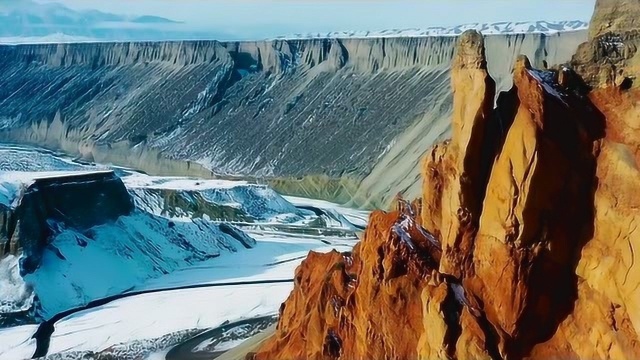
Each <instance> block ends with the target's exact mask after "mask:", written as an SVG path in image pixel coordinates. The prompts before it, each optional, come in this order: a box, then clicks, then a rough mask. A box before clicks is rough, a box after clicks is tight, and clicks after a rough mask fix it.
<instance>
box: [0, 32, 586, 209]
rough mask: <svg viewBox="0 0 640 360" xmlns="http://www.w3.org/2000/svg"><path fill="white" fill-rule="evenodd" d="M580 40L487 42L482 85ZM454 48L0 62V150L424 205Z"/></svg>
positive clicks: (243, 45)
mask: <svg viewBox="0 0 640 360" xmlns="http://www.w3.org/2000/svg"><path fill="white" fill-rule="evenodd" d="M585 39H586V32H582V31H579V32H568V33H559V34H553V35H542V34H528V35H504V36H503V35H496V36H488V37H487V39H486V46H487V48H488V49H489V50H490V51H489V54H490V55H489V59H488V69H489V72H490V73H492V75H493V76H494V78H495V79H496V81H497V83H498V88H499V89H507V88H508V87H510V86H511V76H510V72H511V68H512V65H513V60H514V59H515V57H516V56H517V55H518V54H520V53H525V54H527V55H529V57H530V58H531V59H532V62H534V64H535V65H538V66H542V63H543V61H547V62H548V63H550V64H553V63H560V62H564V61H567V60H569V59H570V57H571V55H572V54H573V52H574V50H575V48H576V47H577V46H578V44H579V43H581V42H583V41H584V40H585ZM455 41H456V39H455V38H454V37H418V38H383V39H310V40H275V41H262V42H239V43H236V42H233V43H218V42H215V41H209V42H207V41H202V42H166V43H110V44H65V45H25V46H2V47H0V57H2V59H3V61H2V62H1V63H0V72H1V73H2V74H3V75H2V79H0V140H1V141H14V142H28V143H34V144H38V145H40V146H45V147H48V148H55V149H61V150H64V151H66V152H68V153H71V154H77V155H81V156H82V157H84V158H85V159H88V160H94V161H98V162H106V163H109V162H112V163H116V164H120V165H128V166H132V167H135V168H139V169H142V170H145V171H147V172H149V173H155V174H193V175H200V176H220V177H227V176H229V177H242V178H245V179H255V180H259V181H268V182H269V183H270V184H271V185H273V186H274V187H276V188H277V189H279V190H281V191H282V192H285V193H290V194H299V195H306V196H311V197H316V198H325V199H330V200H335V201H340V202H349V201H352V203H353V204H355V205H365V206H366V205H369V206H386V205H387V204H388V203H389V202H390V201H391V199H392V198H393V196H394V195H395V194H396V193H397V192H398V191H403V192H405V193H406V194H408V195H411V196H418V195H419V194H420V184H421V181H420V177H419V166H418V164H419V161H420V159H421V158H422V156H423V154H424V153H425V151H426V150H427V149H429V147H431V146H432V145H433V144H434V143H435V142H437V141H440V140H442V139H443V138H446V137H448V136H449V134H450V130H451V126H450V114H451V110H452V107H451V106H452V105H451V104H452V98H451V89H450V86H449V82H450V81H449V79H450V76H449V68H450V65H451V61H452V56H453V51H454V44H455ZM492 54H493V55H492ZM338 130H339V131H338Z"/></svg>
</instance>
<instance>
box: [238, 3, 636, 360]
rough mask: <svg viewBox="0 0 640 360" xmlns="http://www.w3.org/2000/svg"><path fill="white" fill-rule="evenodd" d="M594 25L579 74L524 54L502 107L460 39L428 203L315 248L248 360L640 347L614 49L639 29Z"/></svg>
mask: <svg viewBox="0 0 640 360" xmlns="http://www.w3.org/2000/svg"><path fill="white" fill-rule="evenodd" d="M637 2H638V1H637V0H632V1H630V2H628V3H627V2H625V4H626V6H627V5H628V6H630V7H631V8H633V6H634V4H635V3H637ZM599 4H603V9H605V10H606V9H610V8H611V6H613V5H611V2H610V1H607V0H600V1H599ZM629 4H630V5H629ZM638 6H639V9H640V2H638ZM613 7H614V8H615V9H618V7H615V6H613ZM602 11H604V10H602V9H600V10H597V11H596V15H595V18H606V16H604V17H603V15H602V13H601V12H602ZM634 21H635V20H630V21H627V22H624V21H621V22H618V23H634ZM596 24H598V25H597V26H599V28H598V29H597V30H596V31H592V38H591V39H590V42H589V43H587V44H585V45H584V46H582V47H581V50H579V51H578V54H577V55H576V57H575V58H574V61H573V62H572V64H571V66H572V67H574V68H575V69H576V71H577V72H574V71H573V70H570V69H569V68H567V67H562V68H560V69H559V70H556V71H547V70H544V71H543V70H536V69H533V68H532V67H531V65H530V64H529V61H528V59H526V58H524V57H521V58H519V59H518V61H517V63H516V66H515V69H514V88H513V89H512V90H511V91H510V92H508V93H504V94H501V95H500V96H499V98H498V102H497V107H496V108H495V109H493V105H494V97H495V85H494V83H493V81H492V80H491V78H490V77H489V75H488V72H487V69H486V61H485V57H484V45H483V38H482V36H480V35H479V34H477V33H474V32H469V33H465V34H464V35H463V36H461V38H460V40H459V46H458V50H457V56H456V60H455V62H454V64H453V68H452V85H453V88H454V89H455V90H454V113H453V120H452V124H453V138H452V140H451V141H449V142H446V143H443V144H439V145H437V146H436V147H435V148H434V149H433V150H432V151H431V152H430V153H429V154H428V156H427V157H426V159H425V162H424V164H423V177H424V191H423V197H422V201H421V203H414V204H409V203H406V202H404V201H403V200H401V199H399V202H398V209H397V211H394V212H390V213H385V212H382V211H377V212H374V213H373V214H372V215H371V218H370V223H369V226H368V227H367V230H366V233H365V235H364V237H363V239H362V241H361V242H360V243H359V244H358V245H356V247H355V248H354V250H353V253H348V254H339V253H337V252H333V253H329V254H316V253H312V254H310V256H309V258H307V259H306V260H305V261H304V262H303V264H302V265H301V266H300V267H299V268H298V269H297V271H296V282H295V289H294V291H293V292H292V294H291V296H290V297H289V299H288V300H287V301H286V302H285V303H284V304H283V306H282V309H281V313H280V315H281V318H280V321H279V324H278V327H277V331H276V333H275V335H274V336H273V337H272V338H271V339H270V340H269V341H267V342H266V343H265V344H264V345H263V346H262V347H261V349H259V351H258V352H257V353H256V354H252V355H251V356H250V357H253V358H254V359H260V360H261V359H349V360H351V359H460V360H464V359H524V358H527V359H549V358H556V359H638V358H640V342H639V334H640V268H639V267H640V260H638V261H636V258H635V257H636V255H635V254H636V250H635V248H636V247H637V246H640V230H639V229H638V226H639V225H640V200H639V198H638V196H637V195H638V194H640V172H639V165H640V133H639V132H638V130H639V128H640V91H639V90H638V86H637V84H634V80H635V76H636V75H638V74H640V72H638V73H636V72H635V68H634V66H635V65H634V64H635V63H634V61H635V60H634V59H635V56H636V54H635V53H631V52H628V53H624V54H622V55H621V56H622V57H621V58H620V59H618V60H616V61H610V62H607V61H606V57H607V52H606V51H603V49H604V47H606V46H608V45H606V41H608V39H611V38H612V37H615V38H616V39H624V41H627V40H628V41H630V42H632V43H633V44H626V43H623V45H621V46H620V49H622V48H624V49H630V50H629V51H631V50H634V49H636V48H637V47H636V46H635V45H634V44H635V42H636V41H637V40H638V39H639V38H640V35H638V33H637V32H635V31H631V32H624V31H623V30H621V29H619V28H616V31H618V32H617V33H612V32H605V33H602V32H603V31H604V30H603V29H605V28H606V26H605V25H602V24H603V23H602V22H601V21H600V22H596ZM605 50H606V49H605ZM591 51H594V52H593V53H592V52H591ZM634 51H635V50H634ZM619 55H620V54H619Z"/></svg>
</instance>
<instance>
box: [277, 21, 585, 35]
mask: <svg viewBox="0 0 640 360" xmlns="http://www.w3.org/2000/svg"><path fill="white" fill-rule="evenodd" d="M588 28H589V23H587V22H584V21H580V20H572V21H558V22H549V21H526V22H506V21H505V22H496V23H473V24H464V25H458V26H452V27H429V28H424V29H416V28H414V29H388V30H380V31H336V32H329V33H304V34H291V35H286V36H280V37H278V39H316V38H320V39H326V38H330V39H333V38H337V39H344V38H379V37H423V36H457V35H460V34H462V33H463V32H465V31H466V30H477V31H480V32H481V33H482V34H484V35H496V34H539V33H544V34H553V33H557V32H561V31H577V30H586V29H588Z"/></svg>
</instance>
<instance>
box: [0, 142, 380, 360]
mask: <svg viewBox="0 0 640 360" xmlns="http://www.w3.org/2000/svg"><path fill="white" fill-rule="evenodd" d="M0 158H3V159H5V161H4V162H1V161H0V200H1V201H2V204H3V206H6V207H11V206H16V199H19V196H20V191H23V189H25V188H26V187H28V186H29V185H30V184H31V183H32V182H33V181H34V179H37V178H40V177H51V176H53V177H55V176H59V175H68V174H69V172H72V173H78V172H95V171H108V168H107V167H105V166H101V165H95V164H84V163H77V162H75V161H74V160H73V159H70V158H68V157H65V156H64V155H63V154H58V153H53V152H48V151H46V150H42V149H32V148H29V147H22V146H15V145H0ZM23 159H24V161H23ZM55 170H58V171H57V172H56V171H55ZM118 173H119V174H121V175H122V179H123V182H124V184H125V186H126V187H127V189H128V190H129V193H130V195H131V196H132V198H133V199H134V202H135V203H136V209H135V211H134V212H133V213H132V214H130V215H127V216H121V217H120V218H118V219H117V220H116V221H115V222H112V223H107V224H103V225H99V226H96V227H94V228H92V229H91V230H90V231H88V232H87V231H83V232H79V231H76V230H75V229H73V228H60V229H57V232H56V235H55V236H54V237H53V238H52V240H51V241H52V242H51V245H52V246H50V247H47V248H46V249H45V251H44V253H43V258H42V262H41V264H40V267H39V268H38V269H37V270H36V271H35V272H34V273H32V274H28V275H26V276H24V277H22V278H21V277H20V274H19V272H18V271H17V266H18V262H17V260H18V257H17V256H13V255H11V256H8V257H5V258H4V259H2V260H1V261H0V265H1V266H0V271H3V274H0V275H2V276H4V275H5V274H4V273H6V274H7V275H11V276H9V277H8V279H10V280H9V282H6V281H0V295H2V296H3V298H4V297H5V295H7V296H6V298H7V299H9V298H11V297H13V298H15V299H18V300H22V301H21V302H19V301H13V302H9V303H10V304H12V305H14V304H19V303H20V304H22V305H23V306H30V305H31V303H30V302H29V301H33V297H29V296H28V295H29V291H33V293H35V294H37V295H38V306H39V311H40V313H41V315H42V316H43V317H44V318H51V317H52V316H53V315H55V314H56V313H58V312H61V311H64V310H67V309H69V308H72V307H76V306H78V305H82V304H86V303H88V302H89V301H91V300H95V299H99V298H102V297H106V296H109V295H113V294H127V293H132V292H140V291H150V290H151V291H156V290H161V291H158V292H154V293H148V294H140V295H133V296H127V297H123V298H120V299H118V300H114V301H111V302H109V303H107V304H104V305H101V306H97V307H93V308H90V309H87V310H83V311H79V312H75V313H73V314H71V315H69V316H66V317H64V318H62V319H61V320H59V321H57V322H56V323H55V331H54V332H53V334H52V336H51V342H50V346H49V349H48V355H50V356H53V357H52V358H53V359H56V356H59V357H57V358H61V359H62V358H65V357H64V356H65V354H67V355H66V356H67V357H66V358H75V357H76V356H80V355H81V354H83V352H86V353H89V352H94V353H95V352H101V351H113V349H116V348H118V349H124V350H119V351H121V352H120V353H119V354H120V355H122V354H128V355H126V356H133V357H136V358H146V357H153V356H155V357H157V358H162V357H163V355H162V354H164V353H166V351H167V350H168V348H170V347H172V346H174V345H176V344H177V343H176V342H178V343H179V342H180V341H182V340H179V339H183V338H184V336H186V335H184V334H196V333H198V332H200V331H204V330H208V329H211V328H215V327H218V326H220V325H222V324H224V323H226V322H234V321H238V320H243V319H251V318H254V317H260V316H264V315H273V314H277V311H278V309H279V307H280V304H281V303H282V302H283V301H284V300H285V299H286V297H287V296H288V295H289V293H290V291H291V289H292V287H293V282H292V279H293V276H294V271H295V268H296V267H297V266H298V265H299V264H300V262H301V261H303V259H304V258H305V257H306V255H307V254H308V252H309V251H319V252H328V251H331V250H337V251H350V249H351V248H352V246H353V245H355V243H356V242H357V240H358V238H357V236H356V234H357V232H358V231H360V230H361V229H362V228H363V227H364V225H366V219H367V217H368V212H367V211H361V210H354V209H349V208H345V207H342V206H339V205H337V204H333V203H329V202H325V201H319V200H313V199H304V198H296V197H284V196H281V195H279V194H277V193H276V192H275V191H273V190H272V189H270V188H268V187H266V186H264V185H256V184H250V183H247V182H242V181H223V180H203V179H195V178H179V177H153V176H148V175H144V174H140V173H136V172H133V171H123V170H122V169H119V171H118ZM159 191H160V192H159ZM166 191H169V192H175V193H177V194H178V195H179V196H183V197H184V198H186V199H193V194H197V195H198V197H199V198H201V199H204V201H205V202H207V203H208V204H214V205H216V206H227V207H232V208H236V209H239V210H241V211H243V212H244V213H246V214H249V215H250V216H251V218H252V219H253V220H252V222H247V223H242V222H240V223H234V226H235V227H237V229H239V230H240V231H242V232H243V233H244V234H246V235H247V236H249V237H251V238H252V239H254V240H255V242H256V245H255V247H254V248H246V247H245V246H242V244H241V243H240V242H238V241H237V240H236V239H234V238H233V237H232V236H230V235H229V234H226V233H224V232H221V231H220V229H219V228H218V224H219V223H220V221H216V219H211V218H209V217H208V216H207V215H202V214H195V213H192V212H190V211H188V210H185V211H175V212H173V213H172V214H167V213H166V212H163V211H162V209H165V208H166V206H167V204H166V203H165V201H166V199H165V198H163V197H162V196H159V195H158V194H160V193H162V192H166ZM319 214H321V215H319ZM320 218H321V219H322V221H321V222H318V220H319V219H320ZM317 224H322V225H321V226H322V228H315V227H314V226H318V225H317ZM60 254H62V255H63V259H61V257H60ZM18 256H19V255H18ZM247 282H249V284H246V283H247ZM256 282H261V283H256ZM270 282H271V283H270ZM228 283H232V285H224V284H228ZM189 286H210V287H198V288H189V289H184V288H183V289H181V290H164V289H170V288H176V287H189ZM3 291H5V292H10V293H11V294H4V293H3ZM25 296H26V298H25ZM15 299H14V300H15ZM0 304H1V303H0ZM36 330H37V325H22V326H16V327H12V328H7V329H0V359H26V358H31V356H32V355H33V354H34V352H35V349H36V341H35V339H32V336H33V335H34V333H35V332H36ZM180 334H182V335H180ZM158 339H164V340H162V341H158ZM166 339H168V340H166ZM176 339H178V340H176ZM234 341H235V342H238V341H240V340H238V339H236V340H234ZM158 343H160V345H158ZM151 344H154V345H153V346H152V345H151ZM231 345H232V344H227V345H225V346H231ZM145 346H147V347H148V348H145ZM122 351H124V352H122ZM56 354H57V355H56Z"/></svg>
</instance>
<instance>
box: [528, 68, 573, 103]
mask: <svg viewBox="0 0 640 360" xmlns="http://www.w3.org/2000/svg"><path fill="white" fill-rule="evenodd" d="M527 72H528V73H529V74H530V75H531V76H533V78H534V79H536V81H537V82H538V83H539V84H540V85H541V86H542V87H543V88H544V91H545V92H546V93H547V94H549V95H551V96H553V97H554V98H556V99H558V100H560V102H562V103H563V104H564V105H565V106H569V105H568V104H567V102H566V101H565V99H564V96H565V95H563V94H561V93H560V92H559V91H558V90H557V89H556V88H555V86H554V79H553V73H552V72H550V71H546V72H545V71H540V70H533V69H532V70H527Z"/></svg>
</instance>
